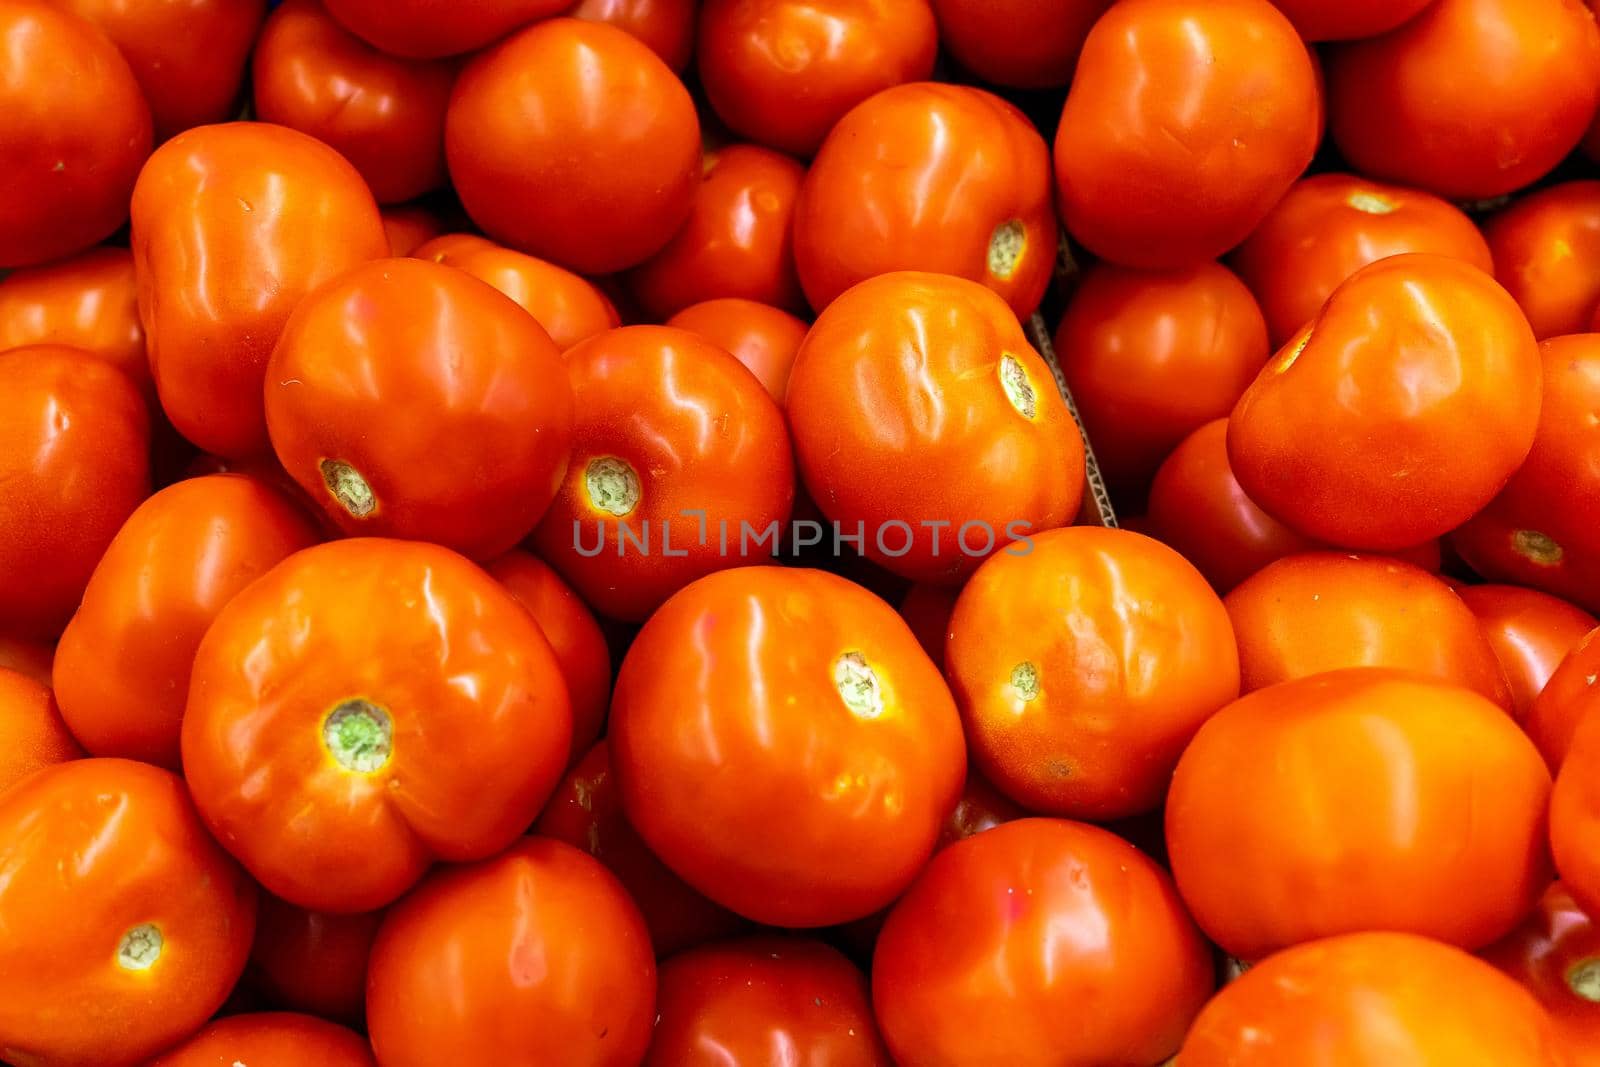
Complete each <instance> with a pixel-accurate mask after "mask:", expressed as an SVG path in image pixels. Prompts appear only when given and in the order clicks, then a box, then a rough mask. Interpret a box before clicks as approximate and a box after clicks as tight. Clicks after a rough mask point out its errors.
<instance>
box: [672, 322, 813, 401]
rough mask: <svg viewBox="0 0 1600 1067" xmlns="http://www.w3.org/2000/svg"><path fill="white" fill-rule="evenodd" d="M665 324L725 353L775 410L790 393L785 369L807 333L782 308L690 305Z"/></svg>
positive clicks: (789, 366) (791, 363)
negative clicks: (742, 367) (758, 383)
mask: <svg viewBox="0 0 1600 1067" xmlns="http://www.w3.org/2000/svg"><path fill="white" fill-rule="evenodd" d="M667 325H668V326H673V327H676V328H677V329H680V330H688V331H689V332H690V333H697V334H699V335H700V336H701V337H704V338H705V339H706V340H707V341H710V342H711V343H712V344H714V345H716V346H717V347H718V348H724V349H727V351H728V352H729V353H731V354H732V356H733V358H734V359H737V360H738V361H739V362H740V363H743V364H744V365H745V367H746V369H748V370H749V371H750V373H752V374H754V375H755V376H756V377H757V378H759V379H760V380H761V384H762V385H764V386H766V388H767V392H768V393H769V394H770V395H771V396H772V399H773V400H776V401H777V402H778V406H779V407H782V406H783V404H784V394H785V393H787V392H788V389H789V371H790V369H791V368H793V366H794V357H795V355H796V354H797V353H798V352H799V351H800V343H801V342H802V341H804V340H805V339H806V333H807V331H808V330H809V329H810V328H809V327H808V326H807V325H806V324H805V322H804V321H802V320H801V319H797V318H795V317H794V316H793V315H791V314H789V313H788V312H787V311H784V310H783V309H782V308H775V307H769V306H768V305H766V304H758V303H756V302H755V301H753V300H740V299H738V298H737V297H727V298H724V299H721V300H706V301H704V302H702V303H699V304H691V305H690V306H689V307H686V308H684V309H683V310H682V311H680V312H678V313H677V314H676V315H674V316H672V317H671V318H670V319H668V320H667Z"/></svg>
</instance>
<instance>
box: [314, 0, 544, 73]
mask: <svg viewBox="0 0 1600 1067" xmlns="http://www.w3.org/2000/svg"><path fill="white" fill-rule="evenodd" d="M326 3H327V7H328V14H330V15H332V16H333V17H334V18H336V19H338V20H339V22H340V23H342V24H343V25H344V27H345V28H346V29H348V30H349V31H350V32H351V33H353V34H355V35H356V36H357V37H360V38H362V39H363V40H365V41H366V42H367V43H368V44H370V45H372V46H373V47H374V48H377V49H379V50H380V51H383V52H388V53H389V54H390V55H395V56H402V57H404V58H407V59H438V58H439V57H441V56H453V55H459V54H461V53H462V52H475V51H477V50H478V49H480V48H483V47H484V46H485V45H488V44H491V43H493V42H494V41H496V40H498V39H499V38H501V37H504V36H505V35H506V34H508V33H510V32H511V31H512V30H515V29H517V28H518V27H520V26H525V25H527V24H528V23H530V22H534V21H536V20H538V19H544V18H548V17H550V16H551V15H557V14H560V13H561V11H562V9H563V8H566V7H569V6H571V0H326Z"/></svg>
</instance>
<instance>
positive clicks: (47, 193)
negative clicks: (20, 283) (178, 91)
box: [0, 0, 150, 270]
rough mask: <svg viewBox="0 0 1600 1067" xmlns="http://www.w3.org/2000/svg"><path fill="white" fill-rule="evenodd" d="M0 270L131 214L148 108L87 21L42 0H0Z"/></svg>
mask: <svg viewBox="0 0 1600 1067" xmlns="http://www.w3.org/2000/svg"><path fill="white" fill-rule="evenodd" d="M0 54H4V55H5V56H6V65H5V69H4V71H3V72H0V156H3V157H4V158H5V166H4V167H0V270H4V269H5V268H7V267H26V266H31V265H32V264H35V263H44V262H46V261H48V260H52V259H60V258H61V257H62V256H66V255H70V254H71V253H73V252H78V251H81V250H82V249H85V248H88V247H89V246H90V245H92V244H94V243H95V242H96V241H99V240H101V239H102V238H104V237H106V236H107V235H109V234H110V233H111V232H112V231H113V230H115V229H116V228H117V227H119V226H121V225H122V223H123V221H124V220H125V219H126V218H127V217H128V194H129V192H131V191H132V189H133V183H134V179H135V178H136V177H137V176H138V173H139V167H140V165H141V164H143V163H144V160H145V157H146V156H148V155H149V154H150V108H149V106H148V105H147V104H146V103H145V100H144V95H143V94H142V93H141V92H140V91H139V83H138V82H137V81H135V80H134V77H133V71H131V70H130V69H128V63H127V61H126V60H124V59H123V58H122V55H121V53H119V52H118V51H117V49H116V47H115V46H114V45H113V44H112V43H111V42H110V41H109V40H107V39H106V37H105V35H104V34H103V33H101V32H100V31H99V30H98V29H96V28H95V27H94V26H92V25H91V24H89V23H88V22H86V21H84V20H83V19H80V18H77V17H75V16H73V15H72V14H70V13H68V12H66V11H62V10H59V9H58V5H56V4H53V3H50V2H48V0H0Z"/></svg>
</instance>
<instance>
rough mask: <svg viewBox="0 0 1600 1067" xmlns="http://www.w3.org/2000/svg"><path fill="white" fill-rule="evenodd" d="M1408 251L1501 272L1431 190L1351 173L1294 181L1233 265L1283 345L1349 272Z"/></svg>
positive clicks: (1458, 213) (1457, 214)
mask: <svg viewBox="0 0 1600 1067" xmlns="http://www.w3.org/2000/svg"><path fill="white" fill-rule="evenodd" d="M1405 252H1429V253H1432V254H1434V255H1440V256H1452V257H1454V258H1456V259H1459V260H1462V261H1463V262H1466V263H1471V264H1472V265H1473V266H1474V267H1477V268H1478V269H1479V270H1483V271H1486V272H1489V273H1493V272H1494V269H1495V264H1494V258H1493V257H1492V256H1491V255H1490V252H1489V245H1488V244H1487V243H1486V242H1485V241H1484V239H1483V234H1482V233H1481V232H1479V230H1478V227H1477V226H1476V225H1475V224H1474V223H1473V221H1472V220H1471V219H1470V218H1468V217H1467V214H1466V212H1464V211H1462V210H1461V209H1460V208H1458V207H1456V206H1455V205H1454V204H1451V203H1450V202H1448V201H1446V200H1441V199H1440V198H1439V197H1436V196H1434V195H1433V194H1432V193H1424V192H1420V191H1418V190H1416V189H1407V188H1405V187H1403V186H1399V185H1386V184H1384V183H1382V182H1374V181H1368V180H1367V179H1365V178H1361V177H1357V176H1356V175H1353V174H1317V175H1314V176H1312V177H1310V178H1304V179H1302V180H1301V181H1298V182H1296V183H1295V184H1294V186H1293V187H1292V188H1290V190H1289V192H1288V193H1287V194H1285V196H1284V198H1283V199H1282V200H1280V201H1279V202H1278V205H1277V206H1276V207H1274V208H1273V209H1272V210H1271V211H1270V212H1268V213H1267V217H1266V218H1265V219H1263V220H1262V221H1261V225H1260V226H1257V227H1256V229H1255V232H1254V233H1252V234H1251V235H1250V238H1249V239H1248V240H1247V241H1245V243H1244V244H1242V245H1240V246H1239V247H1238V249H1237V250H1235V252H1234V253H1233V255H1232V256H1231V257H1230V259H1229V262H1231V263H1232V264H1233V269H1234V270H1236V271H1238V272H1239V277H1240V278H1242V279H1244V283H1245V284H1246V285H1248V286H1249V287H1250V291H1251V292H1253V293H1254V294H1255V295H1256V299H1257V300H1259V301H1260V302H1261V311H1262V314H1264V315H1265V316H1266V318H1267V330H1268V333H1269V334H1270V336H1271V339H1272V344H1273V345H1274V346H1275V347H1278V346H1282V345H1284V344H1286V343H1287V342H1288V341H1289V340H1290V339H1291V338H1293V337H1294V335H1295V334H1296V333H1298V332H1299V331H1300V328H1301V327H1303V326H1304V325H1305V324H1306V323H1308V322H1310V321H1311V320H1312V319H1314V318H1316V317H1317V312H1319V311H1321V310H1322V305H1323V304H1325V303H1327V300H1328V297H1329V296H1331V295H1332V294H1333V291H1334V290H1335V289H1337V288H1338V287H1339V285H1340V283H1342V282H1343V281H1344V280H1345V279H1346V278H1348V277H1350V275H1352V274H1354V273H1355V272H1356V271H1358V270H1360V269H1361V268H1362V267H1365V266H1366V265H1367V264H1369V263H1376V262H1377V261H1378V260H1380V259H1385V258H1387V257H1389V256H1397V255H1401V254H1402V253H1405ZM1502 280H1503V279H1502Z"/></svg>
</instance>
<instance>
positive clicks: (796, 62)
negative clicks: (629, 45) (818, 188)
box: [698, 0, 939, 156]
mask: <svg viewBox="0 0 1600 1067" xmlns="http://www.w3.org/2000/svg"><path fill="white" fill-rule="evenodd" d="M938 37H939V27H938V24H937V23H936V22H935V21H934V18H933V9H932V8H931V7H929V6H928V0H707V2H706V3H705V4H703V5H701V8H700V34H699V42H698V47H699V60H698V62H699V69H700V83H701V85H702V86H704V88H705V92H706V98H707V99H708V100H709V101H710V102H711V106H712V108H714V109H715V110H716V113H717V116H718V117H719V118H721V119H722V121H723V122H725V123H727V124H728V127H729V128H730V129H732V130H733V131H734V132H735V133H737V134H739V135H740V136H742V137H747V138H749V139H750V140H753V141H758V142H760V143H761V144H766V145H771V146H772V147H773V148H777V149H780V150H782V151H784V152H788V153H789V154H790V155H796V156H810V155H812V154H813V153H815V152H816V150H817V148H818V147H819V146H821V144H822V139H823V138H824V137H826V136H827V135H828V131H829V130H831V129H833V126H834V124H835V123H837V122H838V121H839V120H840V119H841V118H843V117H844V114H845V112H847V111H849V110H850V109H851V108H853V107H855V106H856V105H857V104H859V103H860V102H861V101H863V100H865V99H867V97H869V96H872V95H873V94H874V93H877V92H880V91H882V90H884V89H887V88H889V87H890V86H893V85H900V84H903V83H905V82H914V81H922V80H924V79H926V78H928V77H930V76H931V75H932V74H933V63H934V59H935V58H936V56H937V53H938V46H939V40H938Z"/></svg>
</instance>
